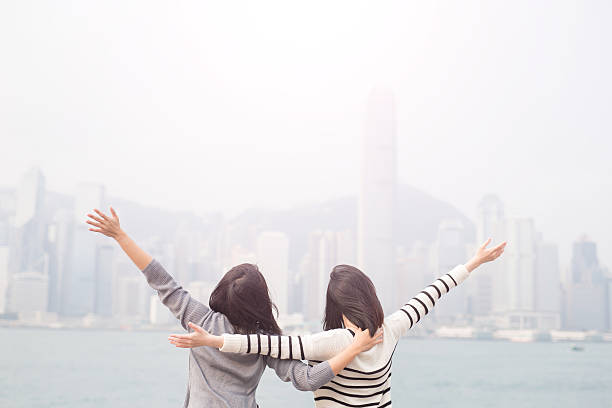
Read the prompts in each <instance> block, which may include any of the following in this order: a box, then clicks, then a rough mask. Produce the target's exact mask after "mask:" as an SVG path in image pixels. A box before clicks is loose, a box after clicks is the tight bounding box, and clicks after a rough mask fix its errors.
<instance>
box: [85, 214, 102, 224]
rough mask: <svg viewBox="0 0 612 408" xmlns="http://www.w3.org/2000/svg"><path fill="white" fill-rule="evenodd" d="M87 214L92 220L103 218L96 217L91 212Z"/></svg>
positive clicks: (100, 220)
mask: <svg viewBox="0 0 612 408" xmlns="http://www.w3.org/2000/svg"><path fill="white" fill-rule="evenodd" d="M87 216H88V217H89V218H91V219H92V220H94V221H98V222H104V220H103V219H102V218H100V217H96V216H95V215H93V214H87Z"/></svg>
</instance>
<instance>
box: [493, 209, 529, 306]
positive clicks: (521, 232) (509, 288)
mask: <svg viewBox="0 0 612 408" xmlns="http://www.w3.org/2000/svg"><path fill="white" fill-rule="evenodd" d="M501 235H502V236H503V237H504V240H506V241H508V242H511V245H508V247H507V248H506V250H505V253H504V257H503V258H504V262H503V264H501V266H502V267H503V268H504V269H503V273H499V274H498V277H499V279H500V281H501V282H502V286H501V287H498V289H501V291H500V292H498V293H496V295H499V298H498V299H496V301H497V302H496V303H497V305H496V306H497V311H503V312H514V311H535V257H536V253H535V249H536V232H535V227H534V223H533V220H532V219H531V218H507V219H506V220H505V221H504V223H503V227H502V234H501Z"/></svg>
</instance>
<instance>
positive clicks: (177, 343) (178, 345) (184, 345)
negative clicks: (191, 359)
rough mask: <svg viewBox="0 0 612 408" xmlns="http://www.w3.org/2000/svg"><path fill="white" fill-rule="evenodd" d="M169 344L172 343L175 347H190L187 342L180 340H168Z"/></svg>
mask: <svg viewBox="0 0 612 408" xmlns="http://www.w3.org/2000/svg"><path fill="white" fill-rule="evenodd" d="M170 344H172V345H174V346H175V347H180V348H191V345H189V344H187V343H180V342H176V341H173V340H170Z"/></svg>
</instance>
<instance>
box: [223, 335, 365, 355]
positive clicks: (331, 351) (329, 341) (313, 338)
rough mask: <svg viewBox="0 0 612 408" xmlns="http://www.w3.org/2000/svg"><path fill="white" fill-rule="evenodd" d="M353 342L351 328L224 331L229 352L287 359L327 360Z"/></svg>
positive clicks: (226, 351)
mask: <svg viewBox="0 0 612 408" xmlns="http://www.w3.org/2000/svg"><path fill="white" fill-rule="evenodd" d="M352 341H353V336H352V335H351V334H350V332H349V331H348V330H345V329H335V330H328V331H324V332H320V333H316V334H307V335H305V336H282V335H279V334H249V335H242V334H224V335H223V347H221V348H220V349H219V350H221V351H222V352H225V353H242V354H262V355H265V356H270V357H273V358H280V359H283V360H321V361H322V360H327V359H329V358H331V357H333V356H335V355H336V354H338V353H339V352H340V351H342V350H344V348H345V347H346V346H348V345H349V344H350V343H351V342H352Z"/></svg>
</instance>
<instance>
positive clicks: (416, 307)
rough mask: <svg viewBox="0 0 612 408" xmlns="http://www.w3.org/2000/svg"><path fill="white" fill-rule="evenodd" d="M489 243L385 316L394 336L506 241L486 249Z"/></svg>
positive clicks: (496, 254)
mask: <svg viewBox="0 0 612 408" xmlns="http://www.w3.org/2000/svg"><path fill="white" fill-rule="evenodd" d="M490 243H491V238H489V239H488V240H487V242H485V243H484V244H482V245H481V246H480V248H478V251H477V252H476V255H474V256H473V257H472V259H470V260H469V261H468V262H467V263H466V264H465V265H457V266H456V267H455V268H453V270H451V271H450V272H449V273H447V274H445V275H443V276H441V277H439V278H438V279H436V280H435V281H433V282H432V283H431V285H429V286H427V287H426V288H424V289H423V290H422V291H420V292H419V293H418V294H417V295H416V296H414V297H413V298H412V299H410V301H409V302H408V303H406V304H405V305H404V306H403V307H402V308H401V309H400V310H398V311H397V312H395V313H393V314H392V315H391V316H389V317H387V318H385V324H386V325H387V326H388V327H389V328H390V329H391V331H392V334H393V335H394V336H395V337H396V338H400V337H402V336H403V335H405V334H406V333H407V332H408V330H410V329H412V328H413V327H414V326H415V325H416V324H417V323H418V322H419V321H420V320H421V319H422V318H423V317H425V315H426V314H428V313H429V312H430V311H431V310H432V309H433V308H434V306H435V305H436V302H437V301H438V300H439V299H440V298H441V297H442V296H443V295H445V294H447V293H448V292H449V291H450V290H451V289H452V288H454V287H456V286H458V285H459V284H460V283H461V282H463V281H464V280H465V279H467V277H468V276H469V275H470V273H471V272H472V271H473V270H474V269H476V268H478V267H479V266H480V265H482V264H483V263H486V262H490V261H494V260H495V259H497V258H498V257H499V256H500V255H501V254H502V253H503V252H504V248H505V247H506V242H502V243H501V244H499V245H498V246H496V247H495V248H492V249H487V245H489V244H490Z"/></svg>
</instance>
